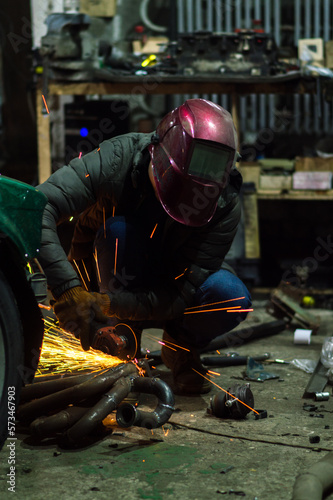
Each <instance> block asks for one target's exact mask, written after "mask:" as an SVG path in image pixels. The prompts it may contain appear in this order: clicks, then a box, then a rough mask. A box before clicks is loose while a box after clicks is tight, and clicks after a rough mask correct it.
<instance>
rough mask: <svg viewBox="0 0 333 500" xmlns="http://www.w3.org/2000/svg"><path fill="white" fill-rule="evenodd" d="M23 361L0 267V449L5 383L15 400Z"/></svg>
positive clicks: (9, 291) (19, 334)
mask: <svg viewBox="0 0 333 500" xmlns="http://www.w3.org/2000/svg"><path fill="white" fill-rule="evenodd" d="M23 365H24V339H23V329H22V324H21V318H20V313H19V310H18V308H17V305H16V299H15V296H14V294H13V292H12V289H11V287H10V285H9V283H8V281H7V280H6V278H5V276H4V274H3V273H2V272H1V270H0V450H1V448H2V447H3V444H4V442H5V440H6V438H7V433H8V431H7V428H8V387H15V405H16V408H17V406H18V403H19V397H20V392H21V387H22V377H21V375H20V373H19V369H18V367H20V366H21V367H22V366H23Z"/></svg>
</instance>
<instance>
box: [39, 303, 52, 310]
mask: <svg viewBox="0 0 333 500" xmlns="http://www.w3.org/2000/svg"><path fill="white" fill-rule="evenodd" d="M38 307H40V308H41V309H47V310H48V311H50V310H51V309H52V307H51V306H44V304H38Z"/></svg>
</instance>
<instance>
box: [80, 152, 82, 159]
mask: <svg viewBox="0 0 333 500" xmlns="http://www.w3.org/2000/svg"><path fill="white" fill-rule="evenodd" d="M81 156H82V151H81V153H80V154H79V159H80V158H81Z"/></svg>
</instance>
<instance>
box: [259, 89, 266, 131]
mask: <svg viewBox="0 0 333 500" xmlns="http://www.w3.org/2000/svg"><path fill="white" fill-rule="evenodd" d="M259 99H260V118H259V119H260V128H265V127H266V95H265V94H261V95H260V98H259Z"/></svg>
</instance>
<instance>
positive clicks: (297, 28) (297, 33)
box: [294, 0, 301, 47]
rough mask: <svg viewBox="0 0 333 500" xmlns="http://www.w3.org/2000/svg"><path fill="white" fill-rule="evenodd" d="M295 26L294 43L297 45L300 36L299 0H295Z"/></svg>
mask: <svg viewBox="0 0 333 500" xmlns="http://www.w3.org/2000/svg"><path fill="white" fill-rule="evenodd" d="M294 15H295V27H294V43H295V47H298V40H299V39H300V38H301V0H295V9H294Z"/></svg>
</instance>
